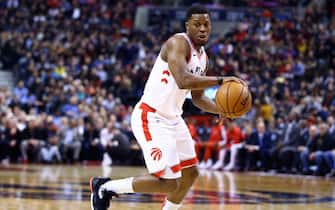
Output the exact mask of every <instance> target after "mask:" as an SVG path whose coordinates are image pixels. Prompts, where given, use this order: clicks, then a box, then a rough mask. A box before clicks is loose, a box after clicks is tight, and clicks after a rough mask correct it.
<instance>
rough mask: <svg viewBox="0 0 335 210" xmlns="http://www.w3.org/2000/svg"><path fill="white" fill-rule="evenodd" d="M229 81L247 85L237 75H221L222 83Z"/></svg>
mask: <svg viewBox="0 0 335 210" xmlns="http://www.w3.org/2000/svg"><path fill="white" fill-rule="evenodd" d="M229 81H235V82H238V83H241V84H243V85H245V86H248V84H247V83H246V82H245V81H244V80H242V79H240V78H238V77H234V76H228V77H223V81H222V83H225V82H229Z"/></svg>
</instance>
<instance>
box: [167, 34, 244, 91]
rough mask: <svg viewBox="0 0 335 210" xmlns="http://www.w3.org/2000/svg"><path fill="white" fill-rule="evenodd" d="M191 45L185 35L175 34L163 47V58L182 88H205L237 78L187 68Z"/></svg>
mask: <svg viewBox="0 0 335 210" xmlns="http://www.w3.org/2000/svg"><path fill="white" fill-rule="evenodd" d="M190 50H191V49H190V47H189V45H188V43H187V41H186V40H185V38H183V37H179V36H174V37H172V38H170V39H169V40H168V41H167V42H166V43H165V45H164V46H163V49H162V53H161V56H162V59H163V60H165V61H166V62H167V63H168V65H169V68H170V71H171V73H172V75H173V77H174V79H175V81H176V83H177V85H178V87H179V88H180V89H191V90H194V89H205V88H207V87H211V86H215V85H218V84H219V85H220V84H222V83H223V82H225V81H229V80H237V81H239V82H241V80H240V79H238V78H237V77H213V76H198V75H194V74H192V73H190V72H189V71H188V70H187V59H190V58H188V56H189V55H190Z"/></svg>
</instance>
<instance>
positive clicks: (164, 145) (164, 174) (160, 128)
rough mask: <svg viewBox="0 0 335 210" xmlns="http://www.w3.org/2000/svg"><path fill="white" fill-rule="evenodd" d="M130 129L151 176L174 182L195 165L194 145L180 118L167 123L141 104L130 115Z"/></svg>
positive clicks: (150, 108) (169, 120)
mask: <svg viewBox="0 0 335 210" xmlns="http://www.w3.org/2000/svg"><path fill="white" fill-rule="evenodd" d="M131 127H132V129H133V132H134V135H135V137H136V139H137V141H138V143H139V144H140V146H141V148H142V151H143V156H144V159H145V163H146V166H147V169H148V171H149V173H150V174H152V175H154V176H156V177H159V178H164V179H176V178H179V177H181V170H182V169H183V168H188V167H191V166H195V165H196V164H197V162H198V160H197V158H196V153H195V147H194V141H193V140H192V137H191V134H190V132H189V130H188V128H187V126H186V124H185V122H184V120H183V119H182V118H181V117H177V118H175V119H173V120H171V119H167V118H165V117H163V116H161V115H160V114H158V113H157V112H156V110H155V109H154V108H152V107H150V106H149V105H147V104H145V103H141V102H140V103H139V104H137V105H136V107H135V109H134V111H133V114H132V118H131Z"/></svg>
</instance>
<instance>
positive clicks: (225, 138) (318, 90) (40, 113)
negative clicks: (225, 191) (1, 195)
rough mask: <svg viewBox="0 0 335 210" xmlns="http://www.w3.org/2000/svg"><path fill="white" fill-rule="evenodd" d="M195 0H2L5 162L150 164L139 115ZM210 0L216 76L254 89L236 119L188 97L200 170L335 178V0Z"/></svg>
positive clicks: (0, 91)
mask: <svg viewBox="0 0 335 210" xmlns="http://www.w3.org/2000/svg"><path fill="white" fill-rule="evenodd" d="M192 3H194V1H189V0H176V1H172V0H166V1H158V0H157V1H156V0H155V1H149V0H135V1H113V0H72V1H71V0H36V1H29V0H2V1H0V16H1V19H0V69H1V71H0V122H1V123H0V161H1V164H4V165H8V164H16V163H23V164H31V163H44V164H86V165H87V164H103V165H143V157H142V153H141V151H140V148H139V146H138V145H137V143H136V140H135V138H134V136H133V134H132V131H131V128H130V116H131V112H132V109H133V106H134V105H135V103H136V102H137V101H138V100H139V98H140V97H141V95H142V91H143V89H144V85H145V82H146V79H147V78H148V75H149V73H150V70H151V67H152V66H153V63H154V61H155V58H156V56H157V55H158V53H159V50H160V47H161V45H162V43H163V42H164V41H165V40H167V38H168V37H170V36H171V35H173V34H174V33H177V32H183V31H184V19H185V15H186V10H187V8H188V7H189V6H190V5H191V4H192ZM198 3H202V4H204V5H205V6H206V7H207V8H208V9H209V10H210V11H211V18H212V28H213V32H212V36H211V39H210V41H209V43H208V44H207V45H206V49H207V54H208V56H209V61H210V70H209V75H222V76H230V75H236V76H238V77H241V78H243V79H244V80H246V82H247V83H248V85H249V88H250V90H251V92H252V95H253V107H252V109H251V111H250V112H249V113H248V114H247V115H245V116H243V117H242V118H240V119H238V120H236V121H234V122H230V121H227V120H226V121H225V122H224V123H218V121H217V116H214V115H210V114H207V113H204V112H202V111H200V110H199V109H197V108H196V107H194V106H193V105H192V102H191V100H187V101H186V103H185V108H184V110H185V111H184V117H185V119H186V121H187V123H188V126H189V128H190V131H191V134H192V137H193V138H194V140H195V141H196V149H197V153H198V158H199V160H200V165H199V167H201V168H209V169H213V170H238V171H246V170H256V171H257V170H258V171H259V170H262V171H267V172H271V173H301V174H306V175H318V176H334V175H335V121H334V116H335V89H334V88H335V87H334V85H335V81H334V80H335V76H334V73H335V72H334V69H335V18H334V15H335V6H334V1H332V0H292V1H291V0H274V1H266V0H264V1H261V0H253V1H248V0H213V1H198ZM216 89H217V87H213V88H210V89H208V90H206V94H207V95H208V96H209V97H211V98H213V97H214V96H215V91H216Z"/></svg>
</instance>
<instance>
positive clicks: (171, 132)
mask: <svg viewBox="0 0 335 210" xmlns="http://www.w3.org/2000/svg"><path fill="white" fill-rule="evenodd" d="M185 26H186V33H179V34H175V35H174V36H172V37H171V38H170V39H169V40H167V41H166V42H165V43H164V44H163V46H162V48H161V51H160V54H159V55H158V57H157V60H156V62H155V64H154V66H153V69H152V71H151V74H150V76H149V79H148V81H147V83H146V86H145V89H144V94H143V96H142V98H141V100H140V101H139V102H138V104H137V105H136V106H135V108H134V111H133V114H132V119H131V125H132V129H133V132H134V134H135V137H136V139H137V141H138V142H139V144H140V146H141V148H142V150H143V154H144V159H145V162H146V166H147V169H148V171H149V174H148V175H145V176H140V177H130V178H125V179H120V180H111V179H110V178H98V177H94V178H91V180H90V187H91V192H92V194H91V208H92V210H106V209H107V208H108V207H109V199H111V197H112V196H117V195H119V194H123V193H134V192H136V193H165V194H166V200H165V202H164V205H163V207H162V209H163V210H173V209H178V208H179V207H180V206H181V202H182V200H183V198H184V197H185V195H186V193H187V192H188V190H189V189H190V187H191V186H192V184H193V182H194V180H195V179H196V178H197V176H198V170H197V158H196V153H195V148H194V141H193V140H192V138H191V135H190V133H189V131H188V129H187V126H186V124H185V122H184V120H183V119H182V118H181V114H182V106H183V103H184V100H185V97H186V95H187V93H188V92H189V91H191V95H192V101H193V103H194V104H195V105H196V106H197V107H199V108H200V109H202V110H204V111H207V112H210V113H216V114H218V109H217V108H216V105H215V103H214V102H213V101H212V100H210V99H209V98H207V97H206V96H205V95H204V89H205V88H207V87H211V86H215V85H221V84H222V83H223V82H225V81H230V80H234V81H237V82H242V83H243V81H241V80H239V79H238V78H236V77H210V76H204V75H205V73H206V71H207V66H208V59H207V55H206V52H205V50H204V45H205V44H206V43H207V41H208V37H209V34H210V31H211V20H210V14H209V12H208V11H207V10H206V9H205V8H203V7H201V6H194V7H191V8H190V9H189V10H188V11H187V17H186V23H185Z"/></svg>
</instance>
